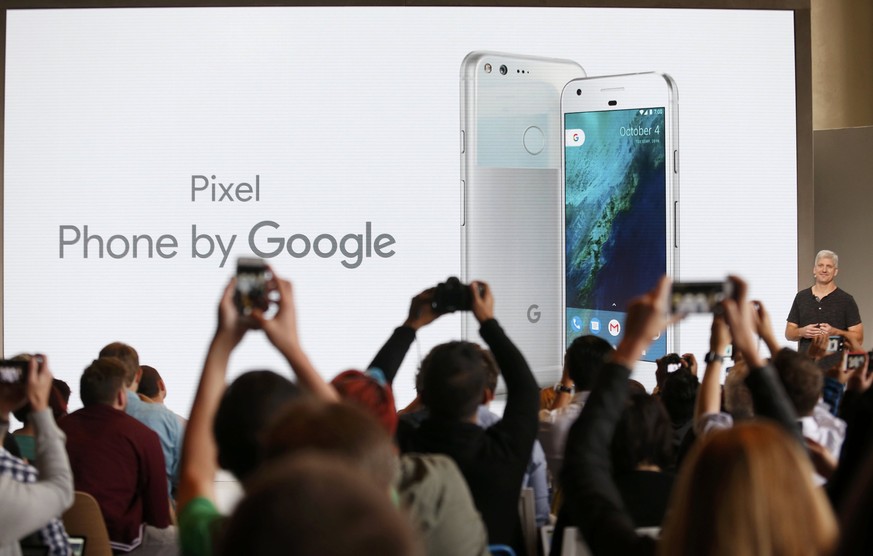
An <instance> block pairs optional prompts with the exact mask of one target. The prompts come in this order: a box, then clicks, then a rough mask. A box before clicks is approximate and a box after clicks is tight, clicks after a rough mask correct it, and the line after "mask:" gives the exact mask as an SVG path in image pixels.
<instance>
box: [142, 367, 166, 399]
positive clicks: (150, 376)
mask: <svg viewBox="0 0 873 556" xmlns="http://www.w3.org/2000/svg"><path fill="white" fill-rule="evenodd" d="M139 368H140V370H142V376H141V377H140V379H139V388H137V390H136V391H137V393H139V394H142V395H143V396H147V397H149V398H154V397H155V396H157V395H158V394H159V393H160V392H161V389H160V387H159V386H158V381H159V380H161V375H160V373H158V370H157V369H155V368H154V367H149V366H148V365H140V366H139Z"/></svg>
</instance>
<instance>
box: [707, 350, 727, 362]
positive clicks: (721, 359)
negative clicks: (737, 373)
mask: <svg viewBox="0 0 873 556" xmlns="http://www.w3.org/2000/svg"><path fill="white" fill-rule="evenodd" d="M703 361H704V363H712V362H713V361H718V362H719V363H724V355H721V354H719V353H716V352H714V351H710V352H709V353H707V354H706V357H704V358H703Z"/></svg>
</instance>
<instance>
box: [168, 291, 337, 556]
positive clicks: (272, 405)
mask: <svg viewBox="0 0 873 556" xmlns="http://www.w3.org/2000/svg"><path fill="white" fill-rule="evenodd" d="M235 286H236V279H233V280H231V282H230V283H229V284H228V285H227V287H226V288H225V290H224V294H223V295H222V297H221V301H220V303H219V306H218V325H217V327H216V330H215V335H214V336H213V339H212V342H211V343H210V346H209V350H208V352H207V354H206V361H205V362H204V363H203V373H202V374H201V377H200V384H199V386H198V388H197V395H196V396H195V398H194V404H193V406H192V409H191V416H190V419H189V421H188V427H187V431H186V434H185V442H184V445H183V448H182V465H181V477H180V482H179V492H178V495H177V496H176V505H177V508H178V516H179V540H180V544H181V547H182V553H183V554H185V555H187V556H190V555H198V556H199V555H203V556H206V555H211V554H213V547H214V546H217V545H216V544H215V542H214V541H215V539H216V535H217V534H218V531H219V528H220V526H221V523H222V521H223V516H222V515H221V513H220V512H219V510H218V508H217V507H216V504H215V484H214V483H215V475H216V473H217V471H218V466H219V465H221V467H223V468H225V469H228V470H229V471H231V473H233V474H234V475H235V476H236V477H237V479H239V480H241V481H245V480H246V479H247V478H248V477H249V475H251V474H252V472H253V471H254V469H255V468H256V467H257V466H258V465H259V463H260V460H261V454H260V439H261V436H262V435H263V434H264V432H265V430H266V428H267V425H268V424H269V422H270V421H271V419H272V418H273V417H274V416H275V414H276V412H277V411H278V410H279V409H280V408H281V406H283V405H284V404H285V403H287V402H288V401H291V400H293V399H295V398H297V397H298V396H299V394H300V389H299V388H298V387H297V386H295V385H294V384H293V383H292V382H290V381H289V380H288V379H286V378H284V377H281V376H279V375H277V374H275V373H273V372H270V371H255V372H249V373H245V374H243V375H242V376H240V377H239V378H238V379H237V380H235V381H234V382H233V384H231V385H230V387H229V388H228V387H226V386H225V377H226V375H227V367H228V363H229V361H230V355H231V353H232V352H233V350H234V349H235V348H236V346H237V345H238V344H239V343H240V341H241V340H242V339H243V336H245V334H246V332H247V331H248V330H249V329H251V328H252V327H258V328H260V329H261V330H263V331H264V333H265V334H266V336H267V339H268V340H269V341H270V343H271V344H273V346H274V347H276V349H278V350H279V352H280V353H281V354H282V355H283V356H284V357H285V359H286V361H288V364H289V365H290V366H291V368H292V369H293V370H294V373H295V374H296V375H297V379H298V383H299V385H300V386H301V387H302V388H303V389H304V390H306V391H309V392H311V393H313V394H315V395H316V396H318V397H320V398H322V399H326V400H334V401H336V400H339V397H338V396H337V394H336V391H335V390H334V389H333V388H330V387H326V385H325V383H324V381H323V380H322V379H321V378H320V377H319V376H318V374H317V372H316V371H315V368H314V367H313V366H312V363H311V362H310V361H309V358H308V356H307V355H306V353H305V352H304V351H303V348H302V347H301V345H300V342H299V339H298V336H297V317H296V309H295V306H294V297H293V292H292V288H291V283H290V282H288V281H286V280H282V279H278V278H277V279H276V280H275V282H274V283H273V284H271V287H275V288H276V290H277V291H278V294H279V300H278V305H279V309H278V311H277V312H276V314H275V315H274V316H273V318H272V319H269V320H267V319H266V318H265V317H264V315H263V313H262V312H261V311H260V310H255V311H254V312H253V314H252V316H251V317H250V318H249V317H243V316H241V315H240V314H239V312H238V311H237V308H236V306H235V305H234V302H233V295H234V289H235ZM244 484H245V483H244Z"/></svg>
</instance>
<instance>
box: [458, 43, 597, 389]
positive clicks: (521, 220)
mask: <svg viewBox="0 0 873 556" xmlns="http://www.w3.org/2000/svg"><path fill="white" fill-rule="evenodd" d="M584 76H585V71H584V70H583V69H582V67H581V66H580V65H579V64H577V63H576V62H574V61H571V60H561V59H553V58H541V57H535V56H524V55H517V54H502V53H498V52H484V51H477V52H471V53H470V54H468V55H467V56H466V57H465V58H464V60H463V62H462V64H461V186H462V207H461V280H462V281H463V282H465V283H467V282H470V281H471V280H484V281H486V282H488V283H489V284H490V285H491V288H492V291H493V292H494V296H495V313H496V314H495V316H496V317H497V319H498V320H499V321H500V324H501V325H502V326H503V328H504V329H505V330H506V332H507V334H508V335H509V337H510V338H512V340H513V341H514V342H515V343H516V345H517V346H518V347H519V349H520V350H521V352H522V353H523V354H524V356H525V358H526V360H527V362H528V364H529V365H530V367H531V369H532V370H533V371H534V374H535V375H536V377H537V380H538V381H540V382H541V383H546V382H548V381H551V382H554V381H555V380H556V379H557V378H558V377H559V376H560V371H561V361H562V351H561V349H562V346H561V335H560V333H561V322H562V317H561V295H560V287H561V252H560V246H561V224H560V222H561V204H560V200H561V182H560V175H561V143H562V139H561V138H562V136H561V90H562V89H563V88H564V85H566V84H567V82H568V81H570V80H571V79H575V78H578V77H584ZM477 330H478V324H477V323H476V321H475V319H474V318H473V316H472V315H471V314H466V315H465V316H464V317H463V319H462V336H463V337H465V338H468V339H471V340H475V339H477V337H478V335H477Z"/></svg>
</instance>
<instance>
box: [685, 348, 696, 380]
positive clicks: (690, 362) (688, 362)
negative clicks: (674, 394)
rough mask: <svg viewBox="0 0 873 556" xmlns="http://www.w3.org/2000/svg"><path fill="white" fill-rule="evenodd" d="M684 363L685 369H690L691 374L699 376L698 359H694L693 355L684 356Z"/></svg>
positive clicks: (686, 354)
mask: <svg viewBox="0 0 873 556" xmlns="http://www.w3.org/2000/svg"><path fill="white" fill-rule="evenodd" d="M682 363H683V364H682V366H683V367H688V370H689V371H691V374H693V375H694V376H697V358H696V357H694V354H693V353H684V354H682Z"/></svg>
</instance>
